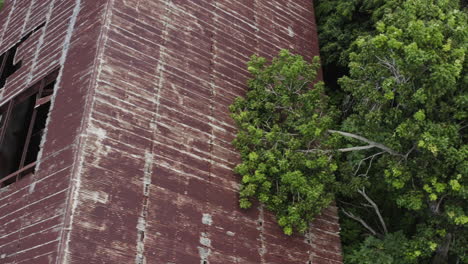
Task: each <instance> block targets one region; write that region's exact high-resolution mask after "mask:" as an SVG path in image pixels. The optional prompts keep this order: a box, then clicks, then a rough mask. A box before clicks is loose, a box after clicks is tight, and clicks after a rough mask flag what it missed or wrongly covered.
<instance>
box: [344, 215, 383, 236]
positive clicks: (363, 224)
mask: <svg viewBox="0 0 468 264" xmlns="http://www.w3.org/2000/svg"><path fill="white" fill-rule="evenodd" d="M341 211H342V212H343V213H344V214H345V215H346V216H347V217H349V218H351V219H353V220H355V221H357V222H359V223H360V224H361V225H362V226H363V227H365V228H366V229H367V230H369V232H371V233H372V235H374V236H379V234H378V233H377V232H375V230H374V229H373V228H372V227H370V226H369V225H368V224H367V223H366V221H364V220H363V219H362V218H361V217H359V216H356V215H354V214H353V213H351V212H347V211H346V210H345V209H341Z"/></svg>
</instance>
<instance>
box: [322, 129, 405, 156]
mask: <svg viewBox="0 0 468 264" xmlns="http://www.w3.org/2000/svg"><path fill="white" fill-rule="evenodd" d="M328 132H329V133H332V134H340V135H342V136H344V137H350V138H354V139H357V140H359V141H362V142H365V143H367V144H369V146H372V147H375V148H379V149H381V150H384V151H385V152H387V153H389V154H391V155H393V156H402V157H404V155H402V154H400V153H398V152H396V151H395V150H393V149H391V148H389V147H387V146H385V145H383V144H381V143H377V142H375V141H372V140H369V139H367V138H365V137H362V136H359V135H356V134H352V133H348V132H343V131H338V130H331V129H329V130H328ZM366 147H367V146H366ZM369 148H371V147H369Z"/></svg>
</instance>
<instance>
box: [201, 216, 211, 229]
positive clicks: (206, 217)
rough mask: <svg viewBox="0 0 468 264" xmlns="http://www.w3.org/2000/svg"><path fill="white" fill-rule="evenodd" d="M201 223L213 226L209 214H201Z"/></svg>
mask: <svg viewBox="0 0 468 264" xmlns="http://www.w3.org/2000/svg"><path fill="white" fill-rule="evenodd" d="M202 223H203V224H204V225H209V226H210V225H212V224H213V218H211V215H210V214H203V217H202Z"/></svg>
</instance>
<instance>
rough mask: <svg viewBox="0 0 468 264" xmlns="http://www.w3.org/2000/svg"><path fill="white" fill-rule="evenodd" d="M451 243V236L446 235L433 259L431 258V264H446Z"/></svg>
mask: <svg viewBox="0 0 468 264" xmlns="http://www.w3.org/2000/svg"><path fill="white" fill-rule="evenodd" d="M451 241H452V234H450V233H448V234H447V235H446V236H445V239H444V242H443V243H442V244H441V245H439V247H438V248H437V250H436V252H435V255H434V257H433V258H432V264H448V251H449V248H450V242H451Z"/></svg>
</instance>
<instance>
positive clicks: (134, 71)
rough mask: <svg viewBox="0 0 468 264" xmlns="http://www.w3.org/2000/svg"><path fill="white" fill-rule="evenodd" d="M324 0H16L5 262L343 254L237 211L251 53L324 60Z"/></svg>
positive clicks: (336, 245)
mask: <svg viewBox="0 0 468 264" xmlns="http://www.w3.org/2000/svg"><path fill="white" fill-rule="evenodd" d="M316 34H317V32H316V26H315V18H314V10H313V3H312V1H311V0H236V1H233V0H190V1H189V0H6V1H5V4H4V7H3V9H2V10H1V11H0V54H1V57H0V263H2V264H20V263H24V264H30V263H31V264H45V263H47V264H51V263H53V264H61V263H67V264H68V263H70V264H71V263H84V264H94V263H112V264H114V263H115V264H117V263H124V264H127V263H137V264H143V263H147V264H152V263H161V264H162V263H164V264H175V263H177V264H192V263H201V264H210V263H211V264H213V263H223V264H229V263H239V264H248V263H252V264H255V263H269V264H270V263H276V264H293V263H294V264H295V263H304V264H307V263H309V264H325V263H327V264H339V263H342V257H341V248H340V239H339V225H338V217H337V209H336V207H334V206H332V207H330V208H328V209H326V210H324V212H323V213H322V215H321V216H320V217H318V219H316V220H315V222H313V223H312V224H311V227H310V230H309V232H308V233H307V234H306V235H305V236H303V235H294V236H286V235H284V234H283V233H282V231H281V229H280V228H279V227H278V225H277V223H276V221H275V218H274V216H273V215H272V214H271V213H270V212H268V211H267V210H264V209H263V208H262V206H260V205H256V206H254V207H253V208H252V209H250V210H241V209H239V206H238V195H237V189H238V185H239V177H238V176H237V175H235V174H234V173H233V172H232V169H233V167H234V166H235V165H236V164H237V163H238V162H239V155H238V154H237V152H236V150H235V149H234V148H233V146H232V145H231V141H232V140H233V138H234V135H235V132H236V129H235V126H234V124H233V121H232V120H231V118H230V117H229V111H228V106H229V105H230V104H231V103H232V102H233V100H234V98H236V97H237V96H241V95H244V94H245V91H246V88H247V87H246V81H247V79H248V78H249V74H248V72H247V71H246V66H245V65H246V62H247V61H248V60H249V57H250V56H251V55H252V54H259V55H261V56H265V57H268V58H271V56H272V55H275V54H277V52H278V50H279V49H282V48H286V49H290V50H292V51H293V52H295V53H299V54H302V55H303V56H304V57H305V58H307V59H308V60H311V59H312V57H313V56H314V55H318V42H317V36H316Z"/></svg>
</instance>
